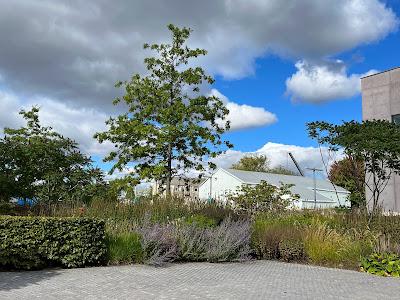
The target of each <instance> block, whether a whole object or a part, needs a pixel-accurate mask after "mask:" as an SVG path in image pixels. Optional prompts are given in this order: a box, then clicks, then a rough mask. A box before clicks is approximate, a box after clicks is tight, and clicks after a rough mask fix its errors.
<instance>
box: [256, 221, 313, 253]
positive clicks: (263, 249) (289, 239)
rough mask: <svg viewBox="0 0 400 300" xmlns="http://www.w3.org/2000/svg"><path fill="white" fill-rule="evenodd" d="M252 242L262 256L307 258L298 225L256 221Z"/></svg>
mask: <svg viewBox="0 0 400 300" xmlns="http://www.w3.org/2000/svg"><path fill="white" fill-rule="evenodd" d="M252 242H253V247H254V248H255V249H256V253H257V255H258V256H259V257H261V258H264V259H282V260H284V261H303V260H305V251H304V243H303V234H302V231H301V227H300V226H298V225H292V224H284V223H280V222H277V223H268V222H256V224H255V230H254V234H253V238H252Z"/></svg>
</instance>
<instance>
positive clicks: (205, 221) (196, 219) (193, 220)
mask: <svg viewBox="0 0 400 300" xmlns="http://www.w3.org/2000/svg"><path fill="white" fill-rule="evenodd" d="M186 223H187V224H195V225H196V226H197V227H202V228H209V227H215V226H216V225H217V221H216V220H215V219H213V218H210V217H207V216H205V215H198V214H195V215H191V216H189V217H188V218H187V219H186Z"/></svg>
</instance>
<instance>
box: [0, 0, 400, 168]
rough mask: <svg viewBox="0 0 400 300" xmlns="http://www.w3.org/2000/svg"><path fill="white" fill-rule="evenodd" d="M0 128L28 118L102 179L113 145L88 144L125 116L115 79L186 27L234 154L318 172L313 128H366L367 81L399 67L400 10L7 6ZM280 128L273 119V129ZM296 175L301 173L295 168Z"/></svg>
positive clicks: (273, 0)
mask: <svg viewBox="0 0 400 300" xmlns="http://www.w3.org/2000/svg"><path fill="white" fill-rule="evenodd" d="M0 5H1V8H2V9H1V11H0V40H1V41H2V47H1V48H0V127H4V126H19V125H21V124H23V123H22V121H21V118H20V117H19V116H18V111H19V110H20V109H21V108H29V107H30V106H32V105H39V106H40V107H41V112H40V117H41V120H42V121H43V123H44V124H46V125H51V126H53V127H54V128H55V129H56V130H57V131H60V132H61V133H63V134H65V135H67V136H70V137H72V138H74V139H75V140H77V141H78V142H79V144H80V145H81V148H82V150H83V151H85V152H87V153H88V154H90V155H92V157H93V158H94V159H95V161H96V163H97V164H98V165H99V166H101V167H102V168H104V169H109V167H110V164H105V163H103V162H102V158H103V157H104V155H105V154H107V153H108V152H109V151H110V150H111V149H112V145H107V144H106V145H104V144H103V145H99V144H98V143H96V141H94V140H93V139H92V136H93V134H94V133H95V132H96V131H101V130H104V129H105V125H104V121H105V120H106V119H107V117H108V116H109V115H115V114H117V113H118V112H119V111H118V108H115V107H113V106H112V105H111V101H112V99H113V97H114V96H115V95H116V94H117V91H116V90H115V88H114V87H113V85H114V83H115V82H116V81H117V80H124V79H127V78H129V76H131V75H132V74H133V73H136V72H137V73H140V74H144V66H143V63H142V62H143V58H144V57H145V56H147V55H148V54H149V53H146V52H145V51H144V50H143V49H142V45H143V43H145V42H150V43H151V42H158V43H160V42H166V41H168V39H169V35H168V32H167V30H166V28H165V27H166V24H168V23H174V24H176V25H178V26H189V27H190V28H192V29H193V33H192V36H191V39H190V41H189V44H190V45H191V46H196V47H201V48H206V49H207V50H208V51H209V54H208V56H207V57H206V58H204V59H202V60H200V63H201V65H202V66H203V67H204V68H205V69H207V71H208V72H209V73H211V74H212V75H213V76H214V77H215V79H216V82H215V85H214V86H213V87H209V90H208V91H206V92H207V93H214V94H217V95H219V96H221V97H222V98H223V99H224V101H225V102H226V104H227V106H228V108H230V110H231V115H230V116H229V118H231V120H232V124H233V130H232V131H231V132H229V133H227V134H226V138H227V139H229V140H230V141H231V142H233V144H234V145H235V148H234V150H232V151H229V152H228V153H227V154H226V155H223V156H222V157H220V158H218V159H217V160H216V162H217V164H218V165H220V166H223V167H227V166H229V165H230V164H231V163H233V162H235V161H237V160H238V159H240V157H242V156H243V155H245V154H246V153H253V152H257V153H262V154H266V155H267V156H269V158H270V160H271V163H272V165H273V166H277V165H285V164H287V152H288V151H291V152H293V153H294V154H295V156H296V158H298V160H299V162H300V164H301V165H302V166H303V167H307V166H311V167H313V166H316V167H320V166H321V161H320V156H319V149H318V148H316V144H315V143H314V142H313V141H312V140H311V139H309V138H308V136H307V132H306V126H305V124H306V123H307V122H310V121H315V120H325V121H328V122H334V123H337V122H341V121H342V120H352V119H355V120H361V117H362V116H361V95H360V80H359V78H360V77H361V76H363V74H367V73H368V74H370V73H373V72H376V71H383V70H386V69H390V68H393V67H397V66H400V56H399V55H398V53H400V33H399V16H400V1H399V0H390V1H383V0H335V1H331V2H330V1H327V2H325V1H320V0H301V1H300V0H287V1H280V0H248V1H242V0H223V1H222V0H221V1H211V0H210V1H195V0H188V1H185V2H183V3H182V1H174V0H171V1H168V3H166V2H164V1H161V0H154V1H145V0H143V1H127V0H118V1H116V2H113V4H111V3H108V2H107V1H96V2H82V1H78V0H72V1H57V2H54V1H51V0H44V1H40V2H38V1H31V0H21V1H12V2H10V1H7V0H0ZM276 120H277V121H276ZM289 167H291V168H292V167H293V166H289Z"/></svg>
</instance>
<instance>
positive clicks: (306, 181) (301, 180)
mask: <svg viewBox="0 0 400 300" xmlns="http://www.w3.org/2000/svg"><path fill="white" fill-rule="evenodd" d="M223 170H224V171H225V172H227V173H229V174H231V175H232V176H234V177H236V178H237V179H239V180H240V181H241V182H242V183H246V184H259V183H260V182H261V181H266V182H267V183H269V184H272V185H274V186H280V185H281V183H283V184H294V186H293V187H292V188H291V189H290V190H291V191H292V193H294V194H298V195H299V196H300V198H301V199H302V200H314V181H313V178H309V177H303V176H293V175H282V174H272V173H264V172H251V171H242V170H234V169H223ZM316 185H317V201H318V202H332V199H331V198H328V197H325V196H324V195H322V194H320V193H319V192H322V193H324V192H337V193H338V194H341V195H343V194H349V193H350V192H349V191H347V190H345V189H344V188H342V187H339V186H337V185H334V184H332V183H331V182H330V181H329V180H325V179H317V180H316ZM335 188H336V191H335ZM342 204H343V203H342Z"/></svg>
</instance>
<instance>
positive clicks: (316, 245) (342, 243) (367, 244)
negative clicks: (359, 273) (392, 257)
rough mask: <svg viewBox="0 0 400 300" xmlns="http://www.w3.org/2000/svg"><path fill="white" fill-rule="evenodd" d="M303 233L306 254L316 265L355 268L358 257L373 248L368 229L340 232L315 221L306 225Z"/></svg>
mask: <svg viewBox="0 0 400 300" xmlns="http://www.w3.org/2000/svg"><path fill="white" fill-rule="evenodd" d="M304 234H305V236H304V245H305V250H306V254H307V256H308V258H309V259H310V261H311V262H312V263H315V264H318V265H328V266H335V267H350V268H356V265H357V262H358V261H359V260H360V258H361V257H363V256H365V255H367V254H369V253H371V252H372V250H373V239H374V237H373V235H371V233H370V232H369V231H365V232H361V233H360V232H357V231H355V230H353V231H349V232H340V231H338V230H336V229H333V228H330V227H329V226H328V225H327V224H326V223H319V222H316V223H314V224H312V225H310V226H308V227H306V228H305V232H304Z"/></svg>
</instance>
